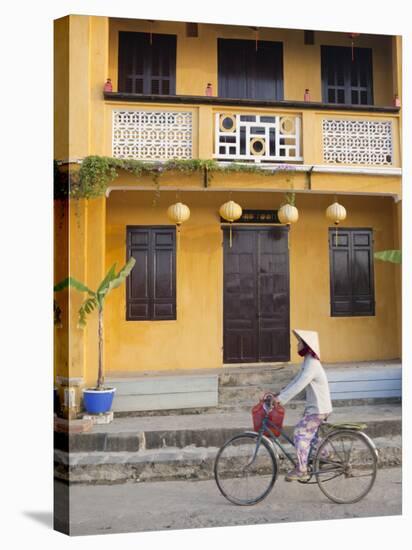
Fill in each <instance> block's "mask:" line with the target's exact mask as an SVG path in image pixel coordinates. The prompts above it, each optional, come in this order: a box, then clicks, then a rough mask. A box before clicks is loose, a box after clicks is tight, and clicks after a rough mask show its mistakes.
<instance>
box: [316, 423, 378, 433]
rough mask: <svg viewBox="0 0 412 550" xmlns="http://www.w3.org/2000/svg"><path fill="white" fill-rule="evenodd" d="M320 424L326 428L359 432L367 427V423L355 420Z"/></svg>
mask: <svg viewBox="0 0 412 550" xmlns="http://www.w3.org/2000/svg"><path fill="white" fill-rule="evenodd" d="M322 426H323V427H324V428H325V429H326V430H356V431H359V432H360V431H362V430H365V429H366V428H367V427H368V425H367V424H359V423H356V422H337V423H332V422H324V423H323V424H322Z"/></svg>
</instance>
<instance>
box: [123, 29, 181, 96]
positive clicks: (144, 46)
mask: <svg viewBox="0 0 412 550" xmlns="http://www.w3.org/2000/svg"><path fill="white" fill-rule="evenodd" d="M126 35H128V36H127V37H126ZM133 36H134V38H135V44H134V47H133V48H132V47H131V46H130V44H131V43H132V42H133V40H132V38H133ZM118 39H119V42H118V43H119V46H118V55H117V62H118V77H117V86H118V88H117V89H118V91H119V92H123V93H136V94H141V95H165V96H169V95H176V52H177V36H176V35H175V34H160V33H153V34H152V35H151V40H152V44H153V43H154V42H156V41H160V44H159V46H161V45H162V43H164V44H163V50H162V51H164V52H165V58H168V63H169V67H170V75H169V77H163V76H161V75H154V74H153V59H152V54H153V48H152V46H151V45H150V34H149V33H147V32H134V31H119V35H118ZM128 40H129V42H127V41H128ZM167 42H169V44H167V48H165V44H166V43H167ZM139 47H140V48H141V51H142V57H143V72H142V73H141V74H140V73H136V72H134V73H133V82H132V86H131V90H130V89H128V87H127V82H128V76H127V71H126V56H127V55H131V56H132V57H133V63H134V64H135V63H136V60H135V57H134V56H135V53H136V50H137V49H138V48H139ZM128 48H130V50H129V51H128ZM161 64H162V60H159V66H160V65H161ZM136 70H137V69H135V71H136ZM139 77H141V79H142V81H143V84H142V92H136V83H135V81H136V80H137V79H138V78H139ZM154 80H158V81H159V92H158V93H157V94H156V93H154V92H152V85H153V81H154ZM163 81H168V82H169V90H168V93H163V91H162V89H163V84H162V83H163Z"/></svg>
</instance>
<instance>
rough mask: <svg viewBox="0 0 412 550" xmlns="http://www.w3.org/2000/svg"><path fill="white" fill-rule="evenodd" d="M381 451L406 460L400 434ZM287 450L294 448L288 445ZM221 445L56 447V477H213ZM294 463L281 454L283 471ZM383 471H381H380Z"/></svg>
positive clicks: (388, 459) (397, 461) (396, 461)
mask: <svg viewBox="0 0 412 550" xmlns="http://www.w3.org/2000/svg"><path fill="white" fill-rule="evenodd" d="M374 442H375V445H376V447H377V449H378V453H379V467H380V468H383V467H392V466H399V465H401V464H402V441H401V437H400V436H395V437H392V438H377V439H375V440H374ZM285 448H286V450H289V451H291V448H290V447H289V446H287V445H285ZM217 451H218V448H217V447H208V448H198V447H186V448H184V449H177V448H167V449H158V450H156V451H147V450H146V451H139V452H138V453H131V452H122V453H107V452H93V453H90V452H88V453H70V454H69V453H65V452H62V451H55V477H56V479H61V480H65V481H69V480H70V483H85V484H87V483H89V484H99V483H101V484H110V483H124V482H127V481H132V482H143V481H160V480H162V481H166V480H179V479H192V480H200V479H202V480H204V479H213V475H214V474H213V465H214V460H215V457H216V453H217ZM289 467H290V464H289V461H287V460H286V459H285V458H284V457H283V455H282V456H279V468H280V473H284V472H285V471H286V470H287V469H288V468H289ZM378 475H379V474H378Z"/></svg>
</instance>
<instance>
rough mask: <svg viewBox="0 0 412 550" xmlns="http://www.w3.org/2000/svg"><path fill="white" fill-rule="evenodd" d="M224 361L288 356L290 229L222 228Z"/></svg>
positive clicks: (279, 359)
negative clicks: (230, 233)
mask: <svg viewBox="0 0 412 550" xmlns="http://www.w3.org/2000/svg"><path fill="white" fill-rule="evenodd" d="M223 235H224V239H223V246H224V305H223V310H224V313H223V315H224V338H223V358H224V362H225V363H254V362H262V361H264V362H269V361H270V362H274V361H289V360H290V342H289V334H290V330H289V326H290V320H289V310H290V308H289V247H288V228H287V227H285V226H276V227H275V226H274V227H269V226H266V227H235V228H233V229H232V247H231V248H230V244H229V228H226V227H225V228H224V229H223Z"/></svg>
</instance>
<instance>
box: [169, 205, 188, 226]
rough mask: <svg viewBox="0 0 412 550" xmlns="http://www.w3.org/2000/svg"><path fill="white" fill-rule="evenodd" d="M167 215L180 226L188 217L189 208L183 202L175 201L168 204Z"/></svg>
mask: <svg viewBox="0 0 412 550" xmlns="http://www.w3.org/2000/svg"><path fill="white" fill-rule="evenodd" d="M167 215H168V216H169V218H170V219H171V220H172V221H173V222H174V223H175V224H176V225H177V226H180V225H181V224H182V223H183V222H185V221H187V220H188V219H189V218H190V209H189V207H188V206H186V205H185V204H183V203H181V202H177V203H176V204H172V205H171V206H169V208H168V209H167Z"/></svg>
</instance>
